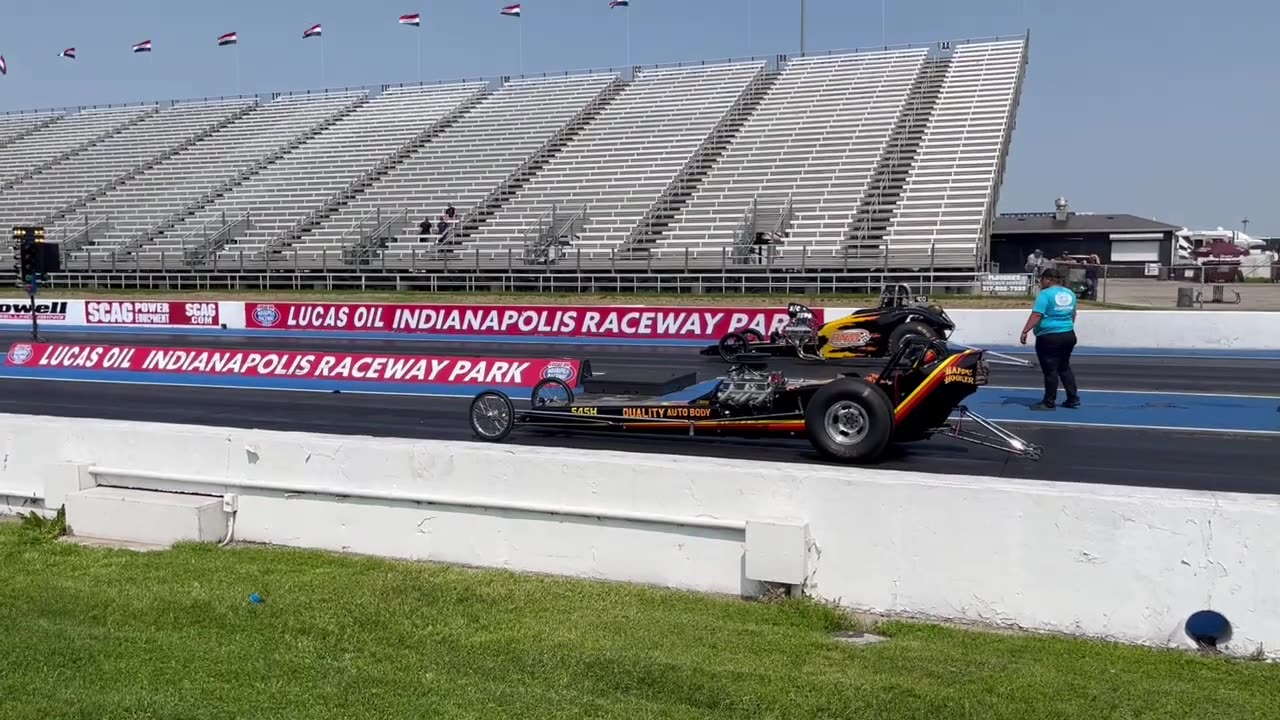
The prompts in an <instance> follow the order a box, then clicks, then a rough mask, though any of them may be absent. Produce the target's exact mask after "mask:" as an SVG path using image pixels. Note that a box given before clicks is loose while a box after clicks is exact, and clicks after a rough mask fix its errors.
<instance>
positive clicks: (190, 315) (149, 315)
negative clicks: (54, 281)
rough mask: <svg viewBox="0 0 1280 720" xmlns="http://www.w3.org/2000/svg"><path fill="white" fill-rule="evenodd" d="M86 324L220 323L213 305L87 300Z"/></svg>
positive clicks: (209, 303)
mask: <svg viewBox="0 0 1280 720" xmlns="http://www.w3.org/2000/svg"><path fill="white" fill-rule="evenodd" d="M84 315H85V322H86V323H87V324H89V325H177V326H182V327H189V326H209V327H218V326H219V325H221V324H222V320H221V319H220V318H219V315H218V303H216V302H209V301H203V302H176V301H169V300H86V301H85V303H84Z"/></svg>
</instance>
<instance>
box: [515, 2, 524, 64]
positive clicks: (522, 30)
mask: <svg viewBox="0 0 1280 720" xmlns="http://www.w3.org/2000/svg"><path fill="white" fill-rule="evenodd" d="M516 22H517V24H519V25H520V74H521V75H524V17H523V16H521V17H518V18H516Z"/></svg>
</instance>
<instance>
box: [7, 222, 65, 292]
mask: <svg viewBox="0 0 1280 720" xmlns="http://www.w3.org/2000/svg"><path fill="white" fill-rule="evenodd" d="M13 239H14V242H15V243H16V244H17V246H18V274H19V277H20V278H21V279H22V281H23V282H24V283H29V282H31V280H32V278H34V277H39V278H40V279H41V280H47V279H48V275H49V273H51V272H58V271H59V270H61V269H62V256H61V253H59V252H58V245H57V243H47V242H45V240H44V228H42V227H39V226H36V225H19V226H18V227H15V228H14V229H13Z"/></svg>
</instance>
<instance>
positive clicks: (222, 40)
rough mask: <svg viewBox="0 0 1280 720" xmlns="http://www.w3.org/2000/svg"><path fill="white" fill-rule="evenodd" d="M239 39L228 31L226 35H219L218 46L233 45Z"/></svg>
mask: <svg viewBox="0 0 1280 720" xmlns="http://www.w3.org/2000/svg"><path fill="white" fill-rule="evenodd" d="M239 40H240V38H239V37H237V36H236V34H235V33H233V32H229V33H227V34H226V35H219V36H218V47H222V46H223V45H235V44H236V43H237V42H239Z"/></svg>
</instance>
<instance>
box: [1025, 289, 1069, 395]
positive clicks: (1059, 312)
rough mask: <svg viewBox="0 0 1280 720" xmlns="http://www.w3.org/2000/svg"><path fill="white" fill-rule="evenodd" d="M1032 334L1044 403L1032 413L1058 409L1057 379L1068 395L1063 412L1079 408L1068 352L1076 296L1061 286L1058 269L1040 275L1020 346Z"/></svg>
mask: <svg viewBox="0 0 1280 720" xmlns="http://www.w3.org/2000/svg"><path fill="white" fill-rule="evenodd" d="M1033 330H1034V331H1035V334H1036V357H1037V358H1038V359H1039V360H1040V369H1041V370H1042V371H1044V400H1042V401H1041V402H1038V403H1036V404H1035V405H1032V406H1031V409H1032V410H1052V409H1054V408H1055V407H1057V400H1058V378H1059V377H1061V378H1062V385H1063V387H1065V388H1066V391H1067V401H1066V402H1064V403H1062V407H1065V408H1077V407H1080V394H1079V389H1078V388H1077V387H1076V374H1075V372H1074V371H1072V369H1071V351H1072V350H1074V349H1075V347H1076V294H1075V293H1074V292H1072V291H1071V290H1070V289H1069V288H1065V287H1063V286H1062V274H1061V273H1060V272H1059V271H1058V270H1057V268H1052V267H1051V268H1048V269H1047V270H1045V271H1044V272H1042V273H1040V294H1039V295H1037V296H1036V302H1035V305H1034V306H1032V308H1031V317H1029V318H1027V323H1026V324H1025V325H1023V326H1022V338H1021V340H1022V344H1023V345H1026V344H1027V333H1029V332H1031V331H1033Z"/></svg>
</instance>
